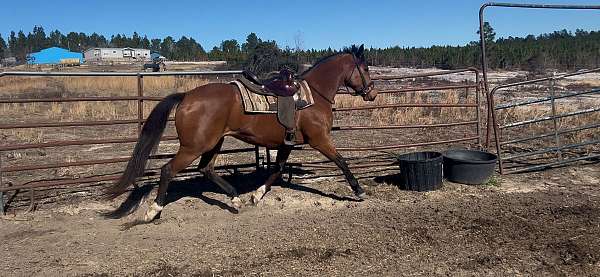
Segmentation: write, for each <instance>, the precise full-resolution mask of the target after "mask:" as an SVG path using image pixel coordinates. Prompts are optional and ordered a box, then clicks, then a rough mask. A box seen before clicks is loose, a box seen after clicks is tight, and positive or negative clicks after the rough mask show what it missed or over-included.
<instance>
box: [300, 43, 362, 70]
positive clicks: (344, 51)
mask: <svg viewBox="0 0 600 277" xmlns="http://www.w3.org/2000/svg"><path fill="white" fill-rule="evenodd" d="M343 54H352V55H353V56H354V57H356V58H357V59H359V60H360V61H361V62H364V55H363V57H359V56H358V47H357V46H356V45H355V44H352V46H350V47H344V49H342V51H339V52H334V53H333V54H331V55H328V56H325V57H322V58H320V59H318V60H317V61H316V62H315V63H314V64H313V65H312V66H311V67H310V68H309V69H307V70H305V71H304V72H302V74H301V76H304V74H306V73H308V72H309V71H311V70H312V69H313V68H315V67H317V66H319V65H320V64H322V63H324V62H326V61H328V60H329V59H332V58H335V57H337V56H340V55H343Z"/></svg>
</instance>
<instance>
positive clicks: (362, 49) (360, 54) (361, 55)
mask: <svg viewBox="0 0 600 277" xmlns="http://www.w3.org/2000/svg"><path fill="white" fill-rule="evenodd" d="M356 57H358V58H359V59H361V60H362V59H364V58H365V45H364V44H361V45H360V47H359V48H358V51H357V52H356Z"/></svg>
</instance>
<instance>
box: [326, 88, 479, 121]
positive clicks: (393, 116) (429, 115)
mask: <svg viewBox="0 0 600 277" xmlns="http://www.w3.org/2000/svg"><path fill="white" fill-rule="evenodd" d="M462 94H463V92H462V91H456V90H446V91H442V92H433V93H430V92H413V93H403V94H395V95H393V94H381V95H379V96H377V98H376V99H375V101H374V102H373V103H372V104H368V105H386V104H398V103H407V104H408V103H422V104H436V103H437V104H440V103H444V104H461V103H475V99H466V98H465V95H462ZM471 97H472V98H474V96H471ZM335 100H336V107H338V108H340V107H358V106H364V105H366V104H365V102H364V101H363V99H362V98H361V97H356V96H350V95H340V96H337V97H336V99H335ZM467 101H468V102H467ZM363 114H364V115H366V116H367V118H369V121H371V122H373V123H375V124H378V125H381V124H436V123H448V122H458V121H470V120H475V118H476V116H475V109H473V108H454V107H444V108H440V107H433V108H431V107H408V108H386V109H376V110H369V111H364V112H363Z"/></svg>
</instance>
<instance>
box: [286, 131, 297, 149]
mask: <svg viewBox="0 0 600 277" xmlns="http://www.w3.org/2000/svg"><path fill="white" fill-rule="evenodd" d="M283 144H285V145H289V146H294V145H296V132H295V131H291V132H288V131H286V132H285V138H284V139H283Z"/></svg>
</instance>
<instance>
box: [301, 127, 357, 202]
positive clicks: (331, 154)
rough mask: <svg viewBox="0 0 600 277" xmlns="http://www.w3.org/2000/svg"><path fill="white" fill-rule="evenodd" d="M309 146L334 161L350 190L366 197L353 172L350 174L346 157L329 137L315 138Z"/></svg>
mask: <svg viewBox="0 0 600 277" xmlns="http://www.w3.org/2000/svg"><path fill="white" fill-rule="evenodd" d="M310 146H311V147H312V148H314V149H316V150H318V151H319V152H321V154H323V155H325V157H327V158H328V159H330V160H331V161H332V162H334V163H335V164H336V165H337V166H338V167H339V168H340V169H341V170H342V172H343V173H344V176H346V180H347V181H348V183H349V184H350V188H352V191H353V192H354V194H355V195H356V196H357V197H358V198H360V199H361V200H364V199H365V198H367V194H366V193H365V191H364V190H363V188H362V187H361V186H360V185H359V184H358V181H357V180H356V178H355V177H354V174H352V172H351V171H350V169H349V168H348V164H347V163H346V159H344V157H342V155H340V153H338V152H337V150H336V149H335V146H334V145H333V142H332V141H331V139H330V138H326V139H322V140H317V141H315V142H314V143H310Z"/></svg>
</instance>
